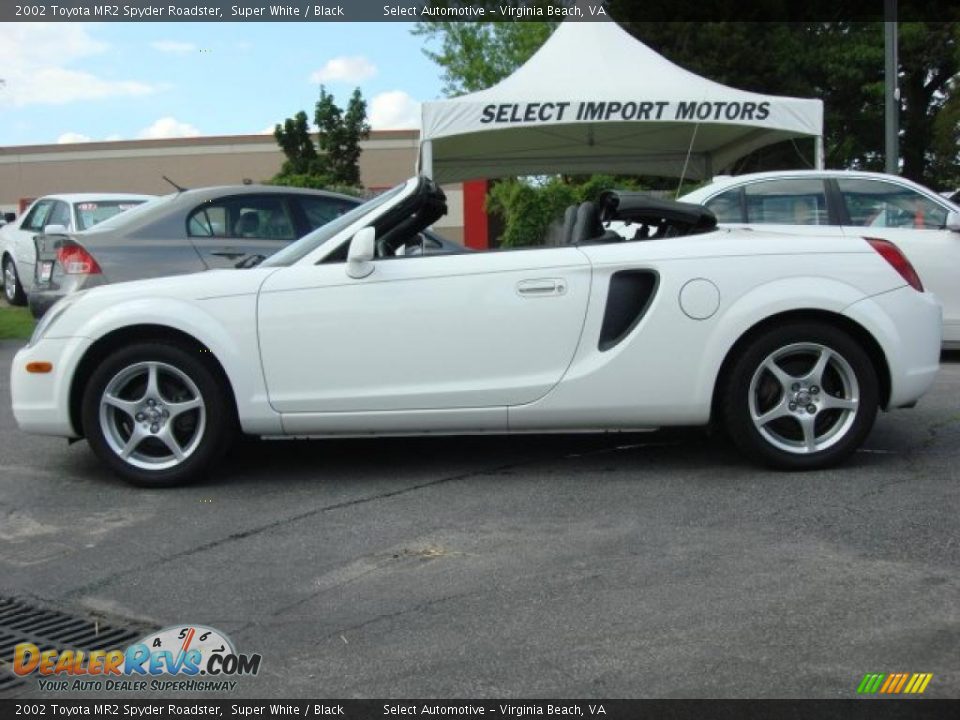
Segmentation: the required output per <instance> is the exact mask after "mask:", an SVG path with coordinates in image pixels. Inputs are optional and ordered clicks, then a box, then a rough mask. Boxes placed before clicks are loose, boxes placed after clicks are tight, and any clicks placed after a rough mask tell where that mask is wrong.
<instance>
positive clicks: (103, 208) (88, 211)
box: [75, 200, 144, 230]
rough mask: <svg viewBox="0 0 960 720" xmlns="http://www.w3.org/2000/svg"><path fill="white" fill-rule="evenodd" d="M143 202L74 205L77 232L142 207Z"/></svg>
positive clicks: (102, 202) (98, 201)
mask: <svg viewBox="0 0 960 720" xmlns="http://www.w3.org/2000/svg"><path fill="white" fill-rule="evenodd" d="M143 203H144V201H143V200H94V201H90V202H82V203H77V204H76V206H75V207H76V213H77V230H86V229H88V228H92V227H93V226H94V225H98V224H100V223H102V222H103V221H104V220H109V219H110V218H112V217H113V216H114V215H119V214H120V213H122V212H124V211H125V210H130V209H131V208H135V207H136V206H137V205H142V204H143Z"/></svg>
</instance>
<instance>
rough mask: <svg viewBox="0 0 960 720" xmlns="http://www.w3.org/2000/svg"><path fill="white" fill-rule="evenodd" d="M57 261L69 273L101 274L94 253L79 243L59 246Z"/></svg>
mask: <svg viewBox="0 0 960 720" xmlns="http://www.w3.org/2000/svg"><path fill="white" fill-rule="evenodd" d="M57 262H59V263H60V267H62V268H63V271H64V272H65V273H66V274H67V275H99V274H100V272H101V270H100V266H99V265H97V261H96V260H94V259H93V255H91V254H90V253H88V252H87V251H86V249H85V248H83V247H80V246H79V245H67V246H65V247H61V248H58V249H57Z"/></svg>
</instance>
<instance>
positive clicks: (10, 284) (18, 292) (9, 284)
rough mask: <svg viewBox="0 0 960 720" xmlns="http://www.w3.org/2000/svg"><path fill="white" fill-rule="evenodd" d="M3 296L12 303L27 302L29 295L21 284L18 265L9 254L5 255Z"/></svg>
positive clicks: (20, 303)
mask: <svg viewBox="0 0 960 720" xmlns="http://www.w3.org/2000/svg"><path fill="white" fill-rule="evenodd" d="M3 297H4V298H6V300H7V302H8V303H10V304H11V305H26V304H27V295H26V293H24V292H23V286H22V285H21V284H20V275H19V274H18V273H17V265H16V263H14V262H13V258H12V257H10V256H9V255H4V256H3Z"/></svg>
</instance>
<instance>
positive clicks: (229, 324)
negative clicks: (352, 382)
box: [49, 294, 282, 434]
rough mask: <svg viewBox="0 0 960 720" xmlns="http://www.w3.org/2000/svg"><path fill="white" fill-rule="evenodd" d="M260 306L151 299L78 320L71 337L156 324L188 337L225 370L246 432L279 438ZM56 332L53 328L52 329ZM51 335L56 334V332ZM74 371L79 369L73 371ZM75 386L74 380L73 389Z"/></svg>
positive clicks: (251, 297)
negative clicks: (261, 341)
mask: <svg viewBox="0 0 960 720" xmlns="http://www.w3.org/2000/svg"><path fill="white" fill-rule="evenodd" d="M256 307H257V296H256V295H255V294H243V295H234V296H228V297H218V298H209V299H205V300H194V301H189V302H188V301H184V300H180V299H176V298H170V297H162V296H160V297H149V296H148V297H143V298H137V299H136V300H131V301H124V302H122V303H118V304H116V305H113V306H109V307H101V308H100V309H98V310H97V311H96V312H93V313H91V314H90V315H89V316H88V317H85V318H82V319H78V320H79V322H78V323H77V324H76V325H74V329H72V330H71V333H70V335H71V336H82V337H85V338H89V339H91V340H94V341H96V340H99V339H101V338H103V337H105V336H107V335H109V334H111V333H114V332H117V331H120V330H127V329H131V328H136V327H142V326H151V325H152V326H160V327H164V328H170V329H172V330H177V331H179V332H182V333H184V334H186V335H189V336H190V337H192V338H194V339H196V340H197V341H198V342H200V343H202V344H203V345H204V346H205V347H206V348H207V349H209V350H210V352H211V353H212V354H213V356H214V357H215V358H216V359H217V361H218V362H219V363H220V365H221V366H222V367H223V370H224V372H225V374H226V376H227V380H228V381H229V383H230V386H231V388H232V389H233V394H234V397H235V398H236V401H237V414H238V416H239V418H240V423H241V426H242V427H243V430H244V431H245V432H248V433H251V434H277V433H280V432H281V431H282V428H281V425H280V418H279V415H278V414H277V413H276V412H275V411H273V410H272V409H271V408H270V407H269V403H268V402H267V392H266V385H265V383H264V379H263V371H262V368H261V365H260V350H259V345H258V341H257V321H256ZM68 312H70V311H69V310H68ZM55 329H56V327H55V326H54V328H52V331H55ZM49 337H50V339H54V338H56V337H57V336H56V334H55V333H54V332H51V333H50V335H49ZM75 371H76V367H74V368H73V369H72V373H73V372H75ZM72 373H71V374H72ZM72 382H73V380H72V378H71V385H72Z"/></svg>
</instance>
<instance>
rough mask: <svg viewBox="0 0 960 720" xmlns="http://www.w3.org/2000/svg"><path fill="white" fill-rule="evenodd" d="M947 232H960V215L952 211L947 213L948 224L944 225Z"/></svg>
mask: <svg viewBox="0 0 960 720" xmlns="http://www.w3.org/2000/svg"><path fill="white" fill-rule="evenodd" d="M944 224H945V226H946V228H947V230H952V231H953V232H960V213H958V212H954V211H953V210H951V211H950V212H948V213H947V222H946V223H944Z"/></svg>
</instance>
